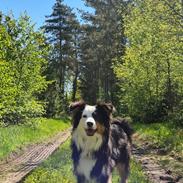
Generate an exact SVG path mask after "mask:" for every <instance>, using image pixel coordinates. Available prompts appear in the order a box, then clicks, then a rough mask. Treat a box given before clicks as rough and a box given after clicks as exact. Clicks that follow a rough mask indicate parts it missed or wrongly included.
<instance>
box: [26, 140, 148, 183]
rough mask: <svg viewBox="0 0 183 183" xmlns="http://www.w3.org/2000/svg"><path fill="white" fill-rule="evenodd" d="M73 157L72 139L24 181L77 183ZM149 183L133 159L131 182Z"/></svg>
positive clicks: (35, 182) (116, 177)
mask: <svg viewBox="0 0 183 183" xmlns="http://www.w3.org/2000/svg"><path fill="white" fill-rule="evenodd" d="M72 172H73V171H72V159H71V150H70V140H68V141H67V142H65V143H64V144H63V145H62V146H61V147H60V148H59V149H58V150H57V151H56V152H55V153H54V154H53V155H52V156H50V157H49V158H48V159H47V160H46V161H45V162H43V163H42V165H41V166H40V167H39V168H37V169H35V170H34V171H33V173H32V174H31V175H29V176H28V177H27V178H26V179H25V181H24V183H60V182H62V183H75V182H76V179H75V177H74V175H73V173H72ZM116 173H117V172H114V174H113V182H118V180H119V176H118V175H117V174H116ZM137 182H138V183H148V181H147V178H146V176H145V175H144V173H143V171H142V168H141V166H140V165H139V164H138V163H136V162H135V161H134V160H132V161H131V174H130V178H129V183H137Z"/></svg>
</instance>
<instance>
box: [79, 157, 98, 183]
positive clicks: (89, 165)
mask: <svg viewBox="0 0 183 183" xmlns="http://www.w3.org/2000/svg"><path fill="white" fill-rule="evenodd" d="M95 163H96V160H95V159H92V158H91V157H90V156H87V157H86V156H85V155H84V154H81V158H80V160H79V164H78V167H77V172H78V173H80V174H82V175H84V176H85V178H87V179H88V180H90V174H91V171H92V169H93V167H94V166H95Z"/></svg>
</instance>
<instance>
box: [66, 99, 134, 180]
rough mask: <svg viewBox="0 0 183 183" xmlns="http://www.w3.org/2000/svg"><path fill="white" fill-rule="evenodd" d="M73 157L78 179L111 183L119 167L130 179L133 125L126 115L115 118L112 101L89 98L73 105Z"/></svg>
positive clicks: (123, 177) (122, 176)
mask: <svg viewBox="0 0 183 183" xmlns="http://www.w3.org/2000/svg"><path fill="white" fill-rule="evenodd" d="M70 110H71V112H72V114H73V120H72V125H73V128H72V139H71V148H72V159H73V164H74V174H75V175H76V177H77V183H111V182H112V170H113V169H114V168H115V167H116V168H117V170H118V171H119V175H120V177H121V180H120V183H126V182H127V177H128V174H129V160H130V145H131V135H132V129H131V128H130V126H129V124H128V123H127V121H126V120H124V119H120V118H117V119H112V112H113V106H112V104H106V103H97V104H96V105H94V106H91V105H87V104H86V103H85V102H82V101H80V102H75V103H73V104H71V105H70Z"/></svg>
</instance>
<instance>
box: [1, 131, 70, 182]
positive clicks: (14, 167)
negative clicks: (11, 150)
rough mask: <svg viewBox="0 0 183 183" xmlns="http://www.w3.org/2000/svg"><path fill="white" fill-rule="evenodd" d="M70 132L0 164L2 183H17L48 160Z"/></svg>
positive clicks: (34, 146)
mask: <svg viewBox="0 0 183 183" xmlns="http://www.w3.org/2000/svg"><path fill="white" fill-rule="evenodd" d="M69 136H70V130H66V131H64V132H60V133H58V134H57V135H56V136H54V137H53V138H51V139H50V140H49V141H47V142H45V143H40V144H37V145H33V146H30V147H28V148H26V149H24V150H23V153H21V154H19V155H16V156H15V157H14V158H11V160H9V161H7V162H4V163H0V183H17V182H19V181H20V180H21V179H22V178H23V177H24V176H25V175H27V174H28V173H29V172H30V171H31V170H33V169H34V168H36V167H37V166H38V165H39V164H40V163H41V162H42V161H43V160H45V159H46V158H48V157H49V156H50V155H51V154H52V153H53V152H54V151H55V150H56V149H57V148H58V147H59V146H60V145H61V144H62V143H63V142H64V141H65V140H67V138H68V137H69Z"/></svg>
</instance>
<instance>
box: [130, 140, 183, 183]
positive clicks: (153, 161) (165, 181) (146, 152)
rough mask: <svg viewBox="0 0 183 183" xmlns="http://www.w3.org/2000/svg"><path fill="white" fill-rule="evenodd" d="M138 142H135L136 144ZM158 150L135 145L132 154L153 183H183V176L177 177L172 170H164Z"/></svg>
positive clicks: (144, 145) (143, 145)
mask: <svg viewBox="0 0 183 183" xmlns="http://www.w3.org/2000/svg"><path fill="white" fill-rule="evenodd" d="M136 141H137V140H134V144H136ZM138 143H139V141H138ZM156 152H157V149H156V150H155V149H151V148H149V147H148V146H146V144H143V143H142V144H140V146H139V144H138V146H137V145H133V148H132V154H133V157H134V158H135V160H137V162H139V163H140V164H141V165H142V168H143V170H144V172H145V174H146V175H147V177H148V178H149V180H150V182H152V183H183V176H182V175H175V174H173V172H172V171H171V170H170V169H164V168H163V167H162V166H161V165H160V164H159V162H158V158H157V153H156Z"/></svg>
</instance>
